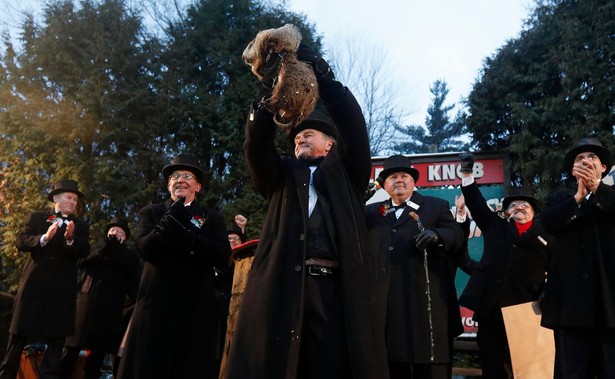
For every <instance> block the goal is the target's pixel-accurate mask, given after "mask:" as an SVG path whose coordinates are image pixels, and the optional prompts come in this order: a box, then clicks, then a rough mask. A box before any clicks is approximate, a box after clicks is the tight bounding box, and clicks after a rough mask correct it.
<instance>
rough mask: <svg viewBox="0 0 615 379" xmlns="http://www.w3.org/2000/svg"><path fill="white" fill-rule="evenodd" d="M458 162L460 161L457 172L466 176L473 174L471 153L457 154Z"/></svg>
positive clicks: (472, 156)
mask: <svg viewBox="0 0 615 379" xmlns="http://www.w3.org/2000/svg"><path fill="white" fill-rule="evenodd" d="M459 160H460V161H461V164H460V167H461V169H460V170H459V171H461V172H463V173H466V174H471V173H473V172H474V155H472V153H461V154H459Z"/></svg>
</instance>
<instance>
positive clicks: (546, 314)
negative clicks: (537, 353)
mask: <svg viewBox="0 0 615 379" xmlns="http://www.w3.org/2000/svg"><path fill="white" fill-rule="evenodd" d="M611 162H612V161H611V153H610V152H609V150H608V149H606V148H605V147H604V146H602V143H601V142H600V141H599V140H598V139H597V138H581V139H579V140H577V141H575V143H574V145H573V147H572V148H571V149H570V150H569V151H568V152H567V153H566V155H565V157H564V170H565V172H566V174H568V175H569V176H570V177H571V178H574V180H575V181H576V183H575V189H574V190H573V191H571V192H569V191H560V192H555V193H554V194H552V195H550V196H549V197H548V199H547V202H546V206H545V209H544V211H543V212H542V224H543V225H544V228H545V230H547V231H548V232H549V233H551V234H553V235H554V236H555V238H556V244H555V248H554V250H555V251H554V253H553V259H552V260H551V264H550V265H549V269H548V280H547V285H546V288H545V293H544V299H543V301H542V310H543V314H542V326H544V327H546V328H550V329H553V333H554V336H555V368H554V377H555V378H615V275H614V273H615V188H613V187H611V186H609V185H607V184H605V183H603V182H602V181H601V179H602V178H604V177H605V176H606V175H607V173H608V171H609V169H610V168H611V164H612V163H611Z"/></svg>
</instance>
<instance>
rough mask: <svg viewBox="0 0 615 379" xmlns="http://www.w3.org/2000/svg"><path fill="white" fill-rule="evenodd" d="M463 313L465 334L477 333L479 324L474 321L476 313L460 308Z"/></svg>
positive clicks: (462, 321) (462, 320)
mask: <svg viewBox="0 0 615 379" xmlns="http://www.w3.org/2000/svg"><path fill="white" fill-rule="evenodd" d="M459 311H460V312H461V323H462V324H463V332H464V333H476V332H477V331H478V322H476V321H474V320H473V319H472V316H474V312H472V311H471V310H469V309H468V308H466V307H461V306H460V307H459Z"/></svg>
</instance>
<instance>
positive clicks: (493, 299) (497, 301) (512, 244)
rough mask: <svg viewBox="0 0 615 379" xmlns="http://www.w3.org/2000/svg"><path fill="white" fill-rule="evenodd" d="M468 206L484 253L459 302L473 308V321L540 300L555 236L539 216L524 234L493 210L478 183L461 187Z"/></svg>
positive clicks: (513, 223) (511, 221) (511, 222)
mask: <svg viewBox="0 0 615 379" xmlns="http://www.w3.org/2000/svg"><path fill="white" fill-rule="evenodd" d="M461 191H462V192H463V196H464V197H465V202H466V206H467V207H468V208H469V209H470V212H471V213H472V218H473V219H474V221H475V222H476V225H478V227H479V228H480V229H481V231H482V232H483V241H484V242H483V256H482V258H481V260H480V262H479V264H478V267H477V268H476V269H475V270H474V271H473V273H472V276H471V277H470V279H469V281H468V284H467V285H466V288H465V289H464V291H463V293H462V294H461V296H460V298H459V303H460V304H461V305H463V306H465V307H467V308H469V309H471V310H473V311H474V316H473V318H474V320H476V321H478V322H480V320H481V318H484V317H492V316H493V315H494V314H495V312H496V311H498V310H499V309H500V308H501V307H505V306H509V305H515V304H521V303H525V302H528V301H534V300H538V297H539V296H540V294H541V293H542V290H543V288H544V283H545V272H546V270H547V264H548V263H549V258H550V256H551V251H552V250H551V245H552V243H551V242H552V237H550V236H549V235H548V234H547V233H546V232H545V231H544V230H543V228H542V226H541V224H540V222H539V220H538V218H537V216H535V217H534V219H533V222H532V226H531V227H530V228H529V229H528V230H527V231H526V232H525V233H523V234H522V235H521V236H519V232H518V230H517V227H516V225H515V222H514V221H513V220H510V221H508V220H506V219H504V218H502V217H500V215H499V214H498V213H496V212H493V211H492V210H491V209H490V208H489V206H487V202H486V200H485V198H484V197H483V195H482V194H481V192H480V190H479V188H478V185H477V184H476V183H472V184H471V185H469V186H462V187H461Z"/></svg>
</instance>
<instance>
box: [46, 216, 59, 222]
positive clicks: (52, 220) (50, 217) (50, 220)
mask: <svg viewBox="0 0 615 379" xmlns="http://www.w3.org/2000/svg"><path fill="white" fill-rule="evenodd" d="M57 220H58V217H57V216H56V215H51V216H49V217H47V222H48V223H50V224H53V223H54V222H56V221H57Z"/></svg>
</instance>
